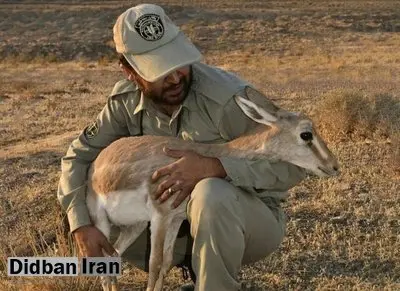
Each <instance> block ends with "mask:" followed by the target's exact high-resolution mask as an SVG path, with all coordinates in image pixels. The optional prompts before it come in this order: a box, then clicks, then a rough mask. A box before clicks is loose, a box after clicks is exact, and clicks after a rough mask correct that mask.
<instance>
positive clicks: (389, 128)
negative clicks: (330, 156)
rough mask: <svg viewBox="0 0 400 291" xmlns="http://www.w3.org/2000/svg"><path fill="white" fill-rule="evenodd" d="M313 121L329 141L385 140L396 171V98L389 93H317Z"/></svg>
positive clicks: (399, 144)
mask: <svg viewBox="0 0 400 291" xmlns="http://www.w3.org/2000/svg"><path fill="white" fill-rule="evenodd" d="M314 120H315V121H316V122H317V123H318V127H319V128H320V131H321V134H322V135H323V136H324V137H325V138H326V139H327V140H329V141H331V142H339V141H343V140H358V141H360V140H361V141H362V140H365V139H370V140H374V141H377V142H382V140H385V141H386V140H387V141H388V142H390V143H391V147H392V150H391V153H392V156H391V158H390V160H389V163H390V165H391V168H392V170H393V171H395V172H398V171H400V100H397V99H395V98H394V97H393V96H392V95H389V94H376V95H373V96H368V95H366V94H364V93H363V92H359V91H340V90H335V91H332V92H329V93H327V94H326V95H323V96H321V100H320V102H319V103H318V104H317V105H316V109H315V111H314Z"/></svg>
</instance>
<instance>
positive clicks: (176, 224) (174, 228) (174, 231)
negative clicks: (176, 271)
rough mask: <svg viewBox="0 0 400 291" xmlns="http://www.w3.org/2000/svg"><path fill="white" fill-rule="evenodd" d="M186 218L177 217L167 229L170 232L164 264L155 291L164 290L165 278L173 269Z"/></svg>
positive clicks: (165, 249)
mask: <svg viewBox="0 0 400 291" xmlns="http://www.w3.org/2000/svg"><path fill="white" fill-rule="evenodd" d="M184 219H185V218H184V217H179V216H175V217H174V218H173V219H172V222H171V224H170V225H169V226H168V227H167V229H168V231H167V233H166V236H165V242H164V254H163V262H162V266H161V270H160V274H159V277H158V279H157V282H156V286H155V288H154V289H155V290H162V286H163V281H164V277H165V276H166V275H167V273H168V271H169V270H170V269H171V265H172V259H173V254H174V246H175V241H176V238H177V236H178V232H179V228H180V226H181V224H182V222H183V220H184Z"/></svg>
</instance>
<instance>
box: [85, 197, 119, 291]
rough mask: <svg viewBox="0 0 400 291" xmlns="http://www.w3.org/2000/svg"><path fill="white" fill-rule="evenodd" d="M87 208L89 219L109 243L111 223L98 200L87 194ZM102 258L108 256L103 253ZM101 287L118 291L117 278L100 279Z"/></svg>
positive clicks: (108, 290)
mask: <svg viewBox="0 0 400 291" xmlns="http://www.w3.org/2000/svg"><path fill="white" fill-rule="evenodd" d="M87 206H88V209H89V212H90V217H91V219H92V222H93V223H94V225H95V226H96V227H97V229H99V230H100V231H101V232H102V233H103V234H104V236H105V237H106V238H107V240H108V241H110V233H111V223H110V221H109V220H108V217H107V212H106V210H105V208H104V206H103V203H101V201H100V198H99V197H98V196H96V195H95V194H93V193H90V192H89V193H88V196H87ZM103 254H104V256H107V255H109V254H106V253H104V252H103ZM100 281H101V286H102V288H103V290H104V291H118V285H117V278H116V277H110V276H101V277H100Z"/></svg>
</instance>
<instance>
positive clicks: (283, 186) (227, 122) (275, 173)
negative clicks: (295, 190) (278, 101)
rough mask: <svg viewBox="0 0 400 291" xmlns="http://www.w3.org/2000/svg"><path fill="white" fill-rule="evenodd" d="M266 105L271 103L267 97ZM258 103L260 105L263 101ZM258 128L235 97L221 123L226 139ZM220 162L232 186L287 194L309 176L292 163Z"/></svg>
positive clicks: (228, 158)
mask: <svg viewBox="0 0 400 291" xmlns="http://www.w3.org/2000/svg"><path fill="white" fill-rule="evenodd" d="M243 92H244V91H243ZM239 94H240V95H243V94H244V93H242V92H241V93H239ZM244 97H245V96H244ZM265 102H268V101H267V99H266V97H265ZM257 103H258V104H260V102H259V101H257ZM267 105H268V104H267ZM261 106H262V104H261ZM255 126H257V123H256V122H254V121H253V120H251V119H250V118H248V117H247V116H246V115H245V114H244V113H243V111H242V110H241V109H240V108H239V106H238V105H237V104H236V101H235V100H234V99H233V98H232V100H231V101H229V102H228V103H227V104H226V105H225V107H224V112H223V115H222V118H221V120H220V123H219V131H220V134H221V136H222V137H223V138H224V139H226V140H232V139H234V138H236V137H238V136H240V135H243V134H245V133H247V132H249V131H250V130H252V129H253V128H254V127H255ZM220 161H221V163H222V165H223V167H224V169H225V171H226V173H227V176H228V178H229V179H230V180H231V183H232V184H234V185H235V186H242V187H246V188H255V189H256V190H268V191H276V192H285V191H287V190H289V189H290V188H292V187H293V186H295V185H296V184H298V183H299V182H300V181H301V180H303V179H304V177H305V170H304V169H302V168H300V167H298V166H295V165H293V164H290V163H288V162H282V161H274V162H273V161H268V160H266V159H265V160H264V159H262V160H247V159H239V158H231V157H222V158H220Z"/></svg>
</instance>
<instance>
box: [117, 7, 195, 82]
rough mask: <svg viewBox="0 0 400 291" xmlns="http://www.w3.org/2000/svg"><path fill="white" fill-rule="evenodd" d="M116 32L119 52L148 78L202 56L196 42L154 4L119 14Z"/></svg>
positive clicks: (153, 77)
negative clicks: (195, 44) (194, 43)
mask: <svg viewBox="0 0 400 291" xmlns="http://www.w3.org/2000/svg"><path fill="white" fill-rule="evenodd" d="M113 32H114V42H115V47H116V50H117V52H118V53H120V54H123V55H124V57H125V58H126V60H127V61H128V62H129V64H130V65H131V66H132V67H133V69H134V70H135V71H136V72H137V73H138V74H139V75H140V76H141V77H142V78H143V79H145V80H146V81H148V82H155V81H157V80H159V79H161V78H162V77H165V76H166V75H168V74H169V73H171V72H173V71H175V70H177V69H179V68H180V67H183V66H186V65H189V64H192V63H195V62H198V61H200V60H201V59H202V55H201V53H200V52H199V51H198V49H197V48H196V47H195V46H194V45H193V43H192V42H191V41H190V40H189V39H188V38H186V36H185V35H184V34H183V32H182V31H180V29H179V28H178V27H177V26H176V25H175V24H174V23H173V22H172V21H171V19H170V18H169V17H168V16H167V15H166V14H165V12H164V10H163V9H162V8H161V7H160V6H157V5H154V4H141V5H137V6H135V7H132V8H129V9H128V10H126V11H125V12H124V13H122V14H121V15H120V16H119V17H118V19H117V21H116V23H115V25H114V28H113Z"/></svg>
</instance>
